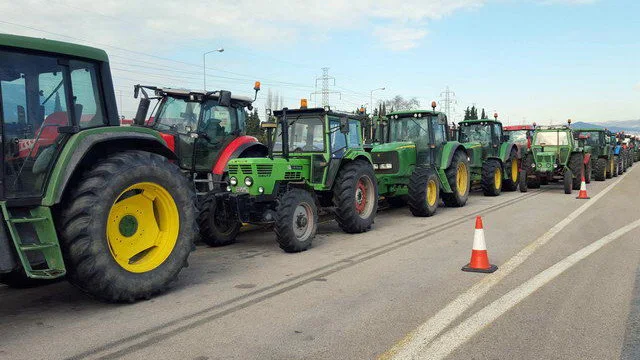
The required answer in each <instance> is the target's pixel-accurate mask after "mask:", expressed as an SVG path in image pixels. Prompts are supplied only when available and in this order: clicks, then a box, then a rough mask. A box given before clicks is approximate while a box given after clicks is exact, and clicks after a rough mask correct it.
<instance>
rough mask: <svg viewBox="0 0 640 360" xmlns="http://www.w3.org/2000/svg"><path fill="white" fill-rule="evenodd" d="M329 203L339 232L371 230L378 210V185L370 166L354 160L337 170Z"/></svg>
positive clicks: (354, 232)
mask: <svg viewBox="0 0 640 360" xmlns="http://www.w3.org/2000/svg"><path fill="white" fill-rule="evenodd" d="M333 204H334V206H335V208H336V210H335V211H336V221H337V222H338V225H339V226H340V228H341V229H342V231H344V232H346V233H349V234H356V233H362V232H365V231H367V230H369V229H370V228H371V225H373V220H374V219H375V217H376V212H377V211H378V183H377V182H376V176H375V173H374V172H373V166H371V164H370V163H368V162H367V161H363V160H355V161H352V162H349V163H347V164H346V165H344V166H343V167H342V169H340V172H339V173H338V176H337V177H336V180H335V185H334V187H333Z"/></svg>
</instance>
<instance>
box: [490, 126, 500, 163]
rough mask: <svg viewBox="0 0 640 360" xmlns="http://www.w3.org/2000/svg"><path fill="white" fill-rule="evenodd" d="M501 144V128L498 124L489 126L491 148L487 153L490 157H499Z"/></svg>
mask: <svg viewBox="0 0 640 360" xmlns="http://www.w3.org/2000/svg"><path fill="white" fill-rule="evenodd" d="M501 143H502V126H500V124H491V148H490V149H489V153H490V154H491V156H495V157H498V156H500V144H501Z"/></svg>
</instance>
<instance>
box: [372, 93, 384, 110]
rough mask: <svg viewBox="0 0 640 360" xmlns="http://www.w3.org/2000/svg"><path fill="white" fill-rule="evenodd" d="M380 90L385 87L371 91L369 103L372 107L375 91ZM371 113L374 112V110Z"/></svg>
mask: <svg viewBox="0 0 640 360" xmlns="http://www.w3.org/2000/svg"><path fill="white" fill-rule="evenodd" d="M378 90H384V87H381V88H377V89H373V90H371V91H370V92H369V104H370V106H371V107H373V92H374V91H378ZM371 113H372V114H373V111H372V112H371Z"/></svg>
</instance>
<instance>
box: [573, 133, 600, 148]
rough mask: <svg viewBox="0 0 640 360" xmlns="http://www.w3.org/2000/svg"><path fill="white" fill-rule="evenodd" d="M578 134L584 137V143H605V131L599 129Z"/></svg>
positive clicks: (598, 144)
mask: <svg viewBox="0 0 640 360" xmlns="http://www.w3.org/2000/svg"><path fill="white" fill-rule="evenodd" d="M600 134H602V135H600ZM578 136H580V138H582V139H584V144H585V145H588V146H600V144H604V133H601V132H599V131H580V132H579V133H578ZM601 136H602V138H601Z"/></svg>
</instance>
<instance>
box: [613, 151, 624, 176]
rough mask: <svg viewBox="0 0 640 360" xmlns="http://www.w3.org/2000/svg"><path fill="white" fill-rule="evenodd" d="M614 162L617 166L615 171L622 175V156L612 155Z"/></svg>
mask: <svg viewBox="0 0 640 360" xmlns="http://www.w3.org/2000/svg"><path fill="white" fill-rule="evenodd" d="M614 159H615V162H616V164H617V167H618V171H617V172H616V173H617V174H618V175H622V174H623V173H624V167H623V163H622V157H621V156H620V155H616V156H614Z"/></svg>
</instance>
